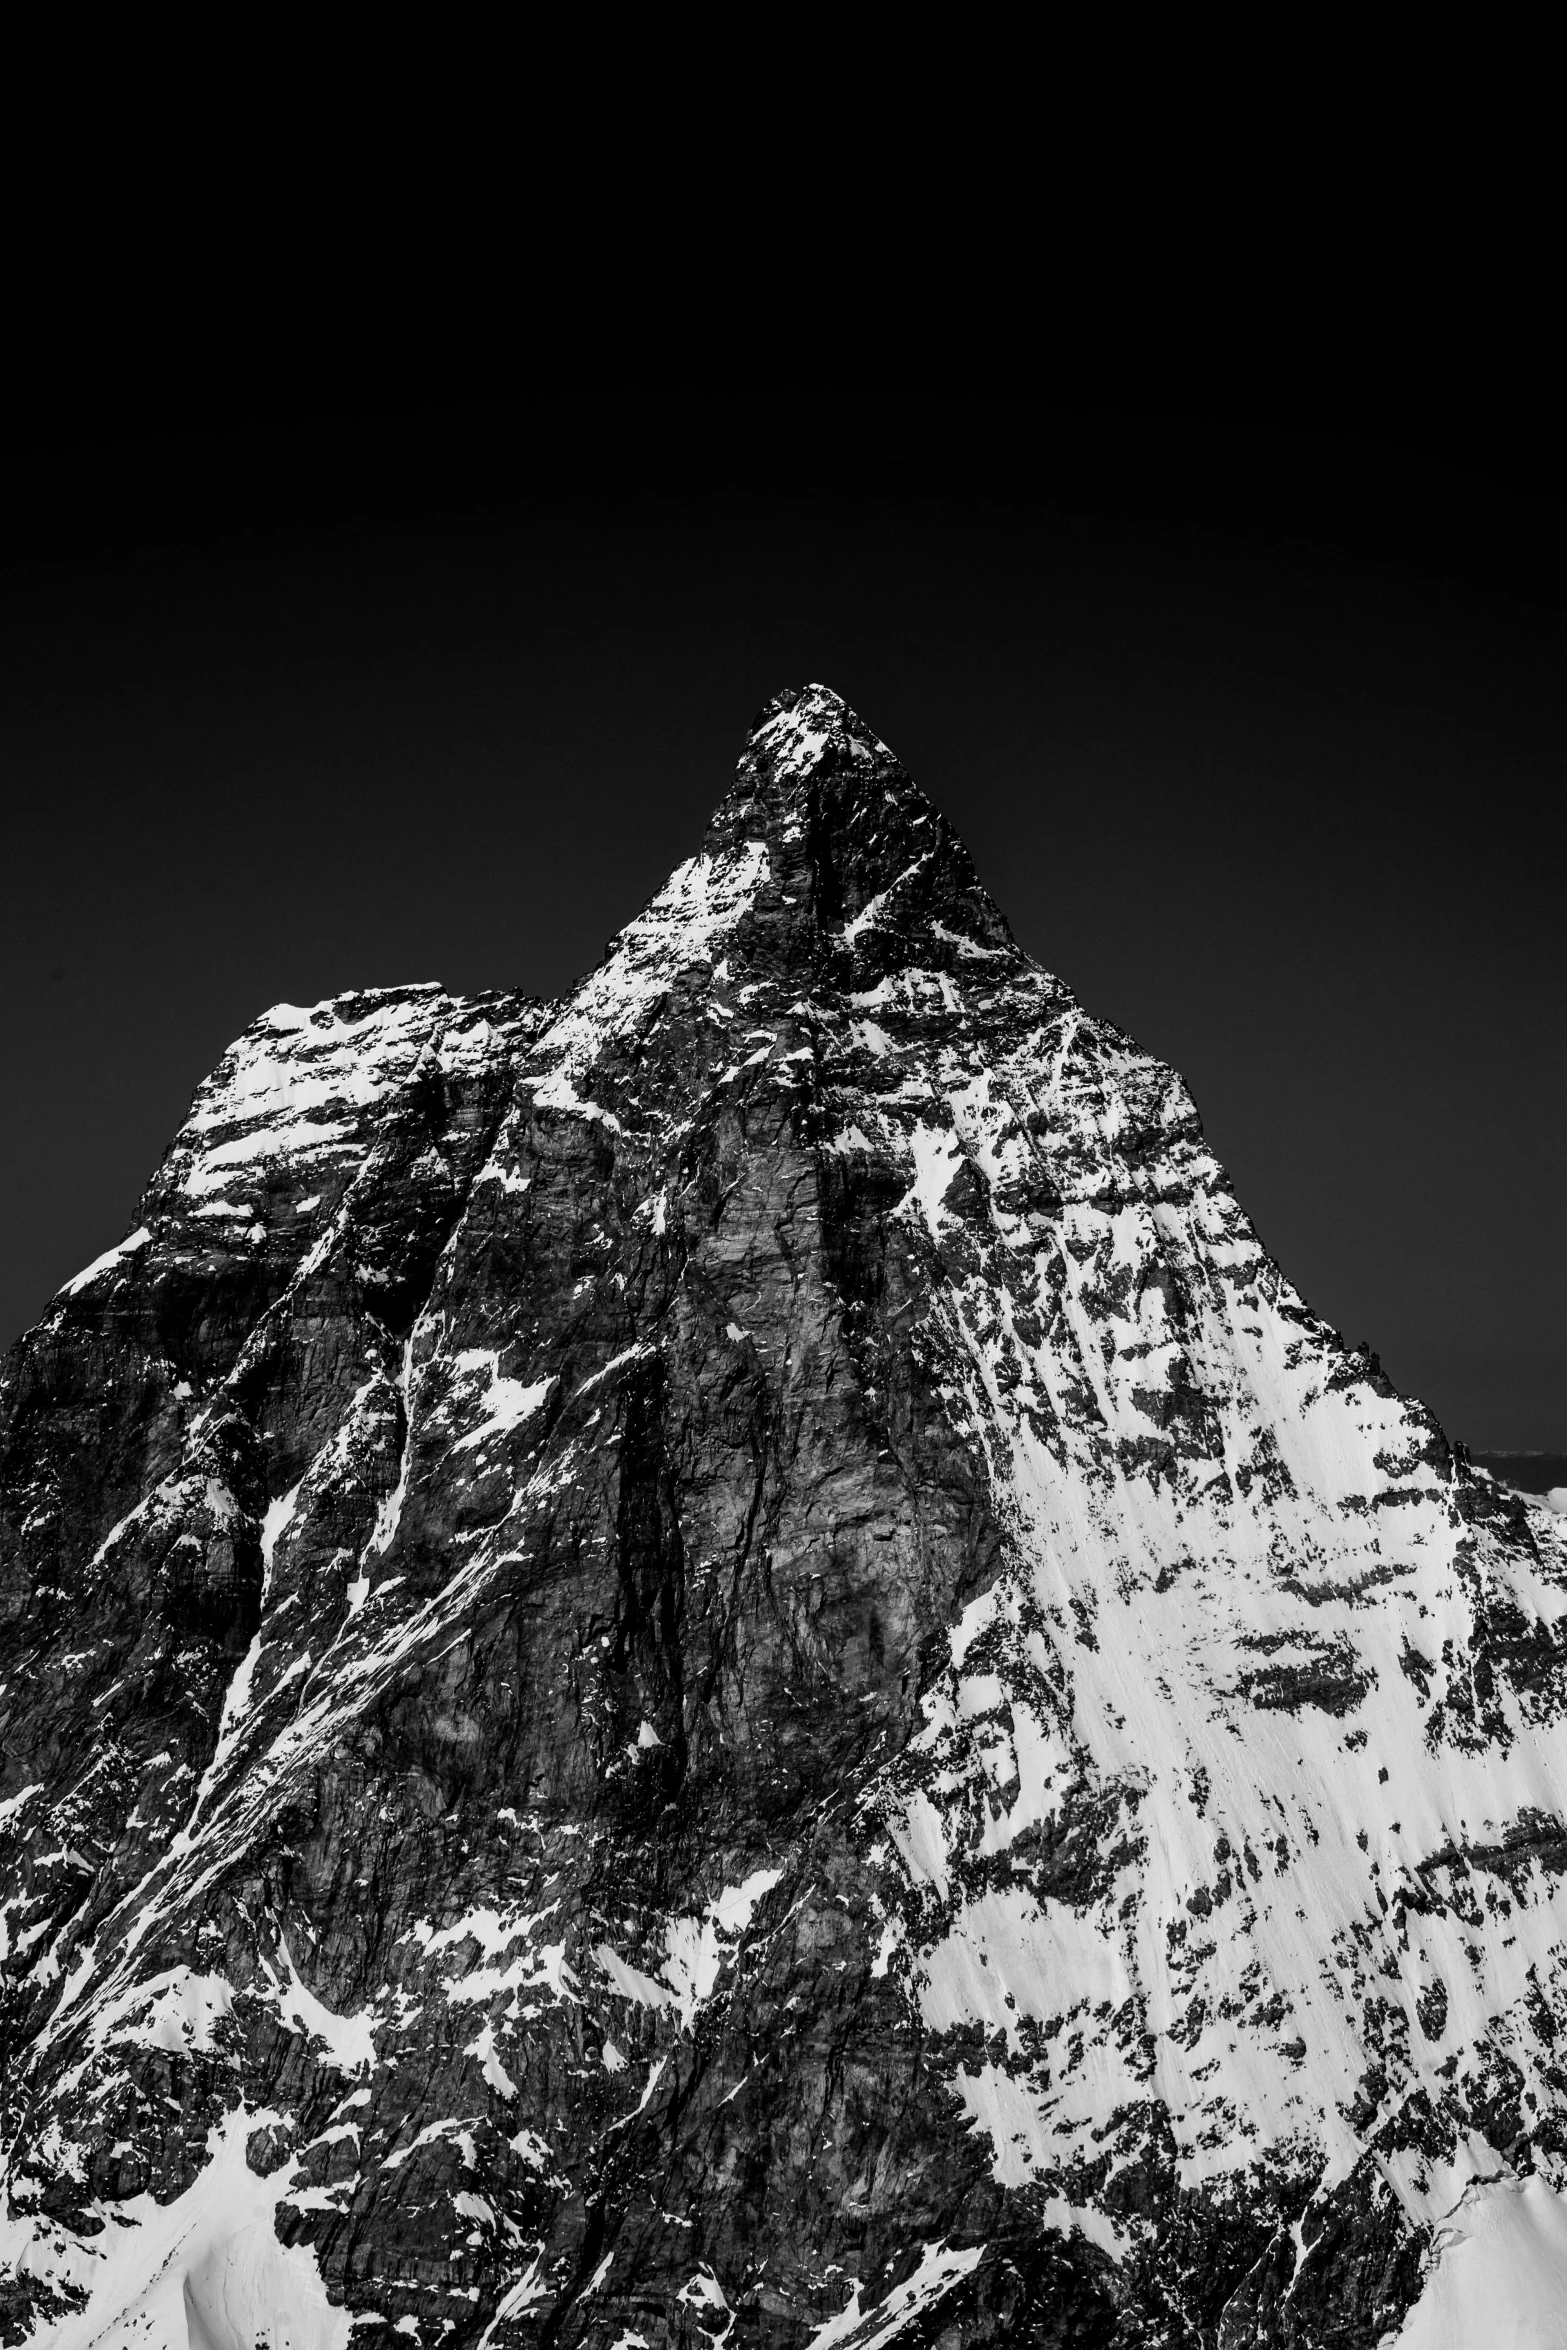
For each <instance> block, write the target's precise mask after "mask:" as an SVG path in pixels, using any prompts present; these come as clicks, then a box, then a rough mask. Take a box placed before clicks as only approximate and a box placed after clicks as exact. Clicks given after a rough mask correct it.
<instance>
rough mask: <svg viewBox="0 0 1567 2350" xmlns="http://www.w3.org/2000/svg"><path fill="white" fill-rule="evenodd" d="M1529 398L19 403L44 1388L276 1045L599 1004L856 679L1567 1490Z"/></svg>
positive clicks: (1244, 1163) (1052, 923)
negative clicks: (179, 1167)
mask: <svg viewBox="0 0 1567 2350" xmlns="http://www.w3.org/2000/svg"><path fill="white" fill-rule="evenodd" d="M764 387H765V388H764ZM1505 389H1506V388H1505V387H1503V394H1502V395H1501V396H1498V397H1495V398H1493V399H1491V400H1490V401H1489V402H1488V403H1486V404H1483V405H1482V406H1481V407H1480V408H1478V409H1476V408H1474V407H1473V406H1471V407H1468V408H1466V409H1464V411H1463V412H1462V413H1459V412H1458V410H1457V408H1456V407H1455V406H1454V405H1453V404H1452V403H1449V404H1447V405H1445V406H1444V404H1443V402H1442V401H1441V400H1440V399H1433V398H1430V397H1422V398H1415V397H1413V396H1411V395H1409V393H1408V392H1407V389H1406V388H1404V387H1394V388H1393V389H1391V390H1390V389H1389V388H1388V387H1386V386H1378V387H1372V391H1371V394H1368V393H1367V390H1366V388H1365V387H1360V388H1359V389H1358V390H1357V391H1356V392H1355V394H1354V396H1353V397H1350V396H1347V395H1345V393H1344V392H1343V389H1342V387H1338V389H1337V390H1336V391H1335V392H1334V393H1333V395H1332V396H1331V397H1330V396H1328V394H1327V393H1326V392H1325V391H1324V387H1323V386H1322V385H1321V384H1312V383H1309V382H1304V381H1300V380H1291V381H1288V382H1281V381H1273V382H1270V383H1268V384H1260V383H1257V382H1251V381H1246V380H1243V379H1239V378H1234V379H1229V380H1226V381H1223V382H1214V381H1208V380H1204V379H1198V378H1182V379H1180V380H1176V379H1173V378H1169V379H1164V378H1152V379H1144V380H1141V381H1131V380H1128V379H1125V378H1122V379H1118V380H1117V381H1115V382H1113V383H1112V382H1102V383H1091V382H1088V381H1087V380H1085V379H1083V378H1077V379H1074V380H1071V381H1066V382H1064V381H1062V380H1061V379H1059V378H1053V379H1051V380H1050V381H1049V382H1046V383H1043V384H1041V383H1038V382H1035V381H1033V380H1031V378H1030V375H1029V370H1028V368H1027V367H1026V365H1023V364H1021V363H1017V362H1009V363H1002V362H999V361H992V360H983V361H980V360H976V361H974V362H973V363H972V364H970V363H969V362H968V361H966V360H965V359H964V358H963V357H962V355H957V354H952V353H950V352H949V353H946V354H943V355H941V357H940V359H939V361H937V360H935V359H932V358H931V356H930V355H928V354H927V355H924V356H923V358H922V356H921V355H920V354H918V353H910V352H899V351H880V352H843V353H829V354H827V355H826V356H825V357H823V358H821V359H820V360H819V361H818V362H817V363H816V364H815V366H814V367H813V370H812V371H811V373H810V377H809V380H808V381H806V382H803V383H802V384H800V385H798V386H795V387H793V388H792V389H790V390H787V391H781V390H780V389H779V385H778V380H777V370H776V368H768V367H764V366H763V365H762V364H761V362H760V360H759V359H757V358H756V357H754V356H752V355H749V354H747V353H745V352H737V351H722V352H720V351H712V352H698V353H686V354H671V353H664V352H656V351H641V352H624V353H609V352H605V353H600V354H596V355H591V354H590V355H587V356H581V357H579V358H578V359H576V360H575V361H573V362H572V363H571V364H570V365H569V366H555V367H553V368H544V367H542V366H541V365H539V364H537V363H532V362H529V361H527V360H526V359H519V358H507V359H505V360H489V361H486V362H484V363H483V364H482V365H481V364H478V363H475V365H474V366H473V367H472V368H471V369H469V370H468V371H467V372H466V373H465V374H460V375H459V376H454V377H452V378H451V379H449V380H443V381H440V382H436V381H435V380H433V379H432V378H431V377H430V376H429V375H428V373H426V374H425V375H424V376H422V377H421V378H420V379H419V380H418V381H417V382H416V381H415V380H414V378H413V377H412V376H410V375H409V374H408V373H407V372H406V371H400V370H397V369H386V370H383V371H381V372H379V373H360V374H357V375H353V376H343V377H338V378H334V379H330V380H310V379H308V378H294V377H286V376H277V377H273V378H267V377H261V376H256V377H251V378H249V379H241V378H236V379H231V380H229V381H226V382H224V383H214V384H208V385H205V386H195V387H192V386H191V385H190V384H188V383H187V384H185V385H183V386H182V388H181V390H180V391H179V393H178V394H177V395H176V394H175V393H174V392H172V391H170V390H168V388H167V387H165V388H164V390H163V391H162V392H161V393H154V392H148V391H146V390H145V389H143V390H142V391H140V392H139V393H138V394H137V395H136V396H135V397H134V398H132V397H131V396H129V395H126V396H125V397H123V398H120V399H117V400H115V401H111V402H107V403H106V402H105V401H104V400H103V399H102V398H101V397H100V398H99V399H98V400H97V403H96V404H95V405H94V404H83V403H82V402H80V401H74V402H73V401H64V402H61V401H41V400H38V399H36V398H35V399H34V400H33V402H32V404H31V405H30V406H27V407H24V408H22V409H19V410H16V411H14V412H13V414H12V415H11V416H10V417H8V418H7V419H6V424H7V457H6V467H7V472H8V475H9V477H10V484H11V488H10V495H9V497H8V499H7V503H6V513H5V527H6V536H5V546H4V562H3V568H0V783H3V790H4V822H5V835H4V837H5V846H6V853H5V857H4V863H3V875H4V879H3V889H4V901H3V910H4V924H3V933H0V941H3V943H0V953H3V987H4V1003H5V1007H6V1019H5V1022H4V1029H3V1054H4V1065H3V1086H4V1094H3V1098H4V1102H5V1119H4V1128H3V1138H0V1343H4V1342H7V1341H8V1340H9V1339H10V1338H11V1337H12V1336H14V1335H15V1334H16V1333H17V1332H18V1331H19V1330H20V1329H21V1328H22V1327H23V1326H24V1325H25V1324H26V1323H28V1322H29V1321H30V1320H31V1319H33V1318H34V1317H35V1316H36V1315H37V1314H38V1313H39V1312H40V1311H41V1309H42V1307H43V1305H44V1303H45V1302H46V1300H47V1298H48V1297H49V1295H50V1294H51V1293H52V1291H53V1290H54V1289H55V1287H56V1286H57V1285H58V1284H59V1283H60V1282H61V1281H62V1280H64V1279H65V1278H67V1277H68V1276H69V1275H70V1274H71V1273H72V1272H73V1271H74V1270H76V1269H77V1268H78V1267H79V1266H80V1265H81V1264H82V1263H84V1262H85V1261H87V1260H88V1259H89V1258H90V1257H92V1256H93V1255H95V1254H96V1253H97V1252H98V1251H99V1250H101V1249H103V1248H104V1247H106V1246H107V1245H108V1244H109V1243H110V1242H112V1241H113V1240H114V1239H115V1238H116V1237H118V1236H119V1234H120V1233H121V1232H123V1231H124V1230H125V1229H126V1227H127V1224H128V1221H129V1220H130V1217H131V1214H132V1210H133V1208H134V1205H135V1201H136V1197H137V1194H138V1192H139V1189H140V1187H141V1185H142V1183H143V1182H144V1181H145V1179H146V1176H147V1174H148V1173H149V1171H150V1170H151V1168H152V1167H153V1165H154V1164H155V1163H156V1161H157V1159H158V1157H159V1156H160V1154H161V1152H162V1150H163V1148H164V1146H165V1144H166V1143H167V1141H168V1139H169V1138H170V1136H171V1135H172V1133H173V1131H174V1129H175V1127H176V1126H177V1124H178V1123H179V1120H180V1118H181V1116H182V1114H183V1112H184V1109H185V1106H186V1103H187V1101H188V1098H189V1095H190V1092H191V1089H192V1087H193V1086H194V1085H195V1083H196V1082H197V1080H198V1079H199V1078H200V1077H201V1076H202V1074H203V1073H204V1072H205V1070H206V1069H207V1068H208V1067H210V1065H211V1064H212V1062H213V1061H214V1060H215V1059H216V1058H217V1056H218V1055H219V1053H220V1052H221V1051H222V1049H223V1047H224V1045H225V1044H226V1043H227V1042H228V1041H229V1039H230V1038H231V1037H232V1036H233V1035H235V1034H236V1033H237V1031H238V1030H239V1029H241V1028H242V1027H243V1026H244V1025H245V1024H246V1023H247V1022H248V1021H249V1020H250V1019H252V1018H253V1017H254V1015H255V1014H256V1013H257V1012H258V1011H260V1010H261V1009H262V1008H263V1007H264V1006H265V1005H267V1004H269V1003H272V1002H274V1001H277V1000H279V999H283V998H286V999H291V1000H293V1001H296V1002H307V1001H311V1000H313V999H314V998H316V997H319V996H322V995H326V994H329V993H332V992H333V991H335V990H338V989H343V988H348V987H353V986H358V985H361V984H366V983H369V984H379V983H386V982H391V981H396V980H404V979H424V978H438V979H441V980H443V981H444V982H445V983H446V984H447V985H448V986H450V987H453V988H459V989H462V988H481V987H494V986H520V987H524V988H527V989H530V990H533V991H536V992H539V993H554V992H557V991H559V990H560V989H562V988H564V987H566V986H567V985H569V983H570V982H571V981H572V980H573V979H574V978H575V977H576V976H577V975H578V974H579V973H580V972H581V971H582V970H583V969H584V968H585V967H586V966H588V965H590V964H591V963H592V962H593V961H595V960H596V958H597V956H598V954H599V953H600V951H601V950H602V947H603V943H604V941H605V939H606V938H607V937H608V935H609V934H610V932H611V931H613V930H614V929H615V928H616V927H617V926H618V925H619V924H620V923H621V922H623V921H625V920H626V919H627V918H628V917H629V916H630V915H631V914H632V913H633V912H635V910H636V909H637V907H638V906H639V905H640V904H641V903H642V901H643V900H644V899H645V898H646V897H647V896H648V895H649V893H650V892H651V891H652V890H653V889H654V888H656V886H657V885H658V883H659V882H660V881H661V880H662V878H663V876H664V874H665V873H666V871H667V870H668V869H669V867H670V866H671V865H673V864H674V863H675V862H676V861H677V859H678V858H680V857H681V856H683V855H686V854H688V853H689V852H690V850H691V849H692V848H693V846H694V845H695V843H696V842H697V840H698V838H699V836H700V833H701V829H702V825H703V823H704V820H705V818H706V816H707V813H708V811H709V809H710V807H711V806H712V804H713V802H714V801H715V800H716V799H717V798H718V796H719V795H720V793H721V792H722V790H723V789H724V786H725V783H726V781H727V778H728V775H729V772H730V770H731V768H732V765H733V762H734V758H735V755H736V752H737V751H738V749H739V746H740V743H741V741H742V740H743V737H744V735H745V731H746V729H747V726H748V725H749V723H750V720H751V718H752V716H753V714H754V712H755V710H756V708H757V706H758V705H759V704H760V703H761V702H762V701H763V700H765V699H766V697H767V696H768V695H769V694H771V693H772V692H774V691H775V690H776V689H777V688H778V687H779V686H781V685H784V684H788V683H794V682H799V681H803V680H805V679H808V678H821V679H824V680H825V681H826V682H828V683H829V684H831V685H833V686H835V687H836V688H837V689H838V690H839V691H840V692H842V693H844V694H845V695H846V696H847V697H848V698H849V700H850V701H851V702H853V703H854V705H855V706H856V707H857V708H858V709H859V710H860V711H861V712H862V713H863V715H864V716H865V717H866V718H867V719H868V720H869V722H870V723H871V724H872V725H873V726H874V727H875V728H876V729H877V730H878V731H879V732H880V733H881V734H882V735H884V736H885V737H886V739H887V740H888V741H889V742H890V743H891V744H892V745H893V747H894V748H895V749H896V750H897V751H898V752H899V754H900V755H901V757H902V758H903V760H904V761H905V764H906V765H907V766H908V767H909V768H910V770H911V771H912V773H913V774H914V776H915V777H916V779H917V780H918V781H919V782H920V783H921V784H922V785H923V786H924V787H925V789H926V790H927V791H928V792H929V793H930V794H931V795H932V796H933V797H934V798H935V799H936V800H937V801H938V802H939V803H940V804H941V805H942V806H943V807H944V808H945V809H946V811H947V812H948V814H949V815H950V816H951V817H952V818H953V820H954V821H955V823H956V824H957V825H958V827H959V829H960V831H961V832H962V833H963V835H964V836H965V838H966V839H967V841H968V843H969V846H970V848H971V849H972V850H973V853H974V855H975V857H976V859H977V861H978V864H979V867H980V870H981V873H982V874H983V876H984V878H985V879H986V881H987V882H988V883H989V885H990V887H991V889H992V891H993V893H994V894H995V895H996V897H997V898H998V899H999V901H1000V902H1001V904H1002V906H1003V907H1004V909H1005V910H1006V912H1007V914H1008V915H1009V917H1010V919H1011V921H1012V924H1013V927H1014V929H1015V931H1016V932H1017V935H1018V937H1019V938H1020V939H1021V941H1022V942H1023V944H1024V945H1025V946H1027V947H1028V948H1029V949H1030V950H1031V951H1032V952H1033V953H1035V954H1036V955H1038V956H1039V957H1040V958H1041V959H1042V960H1043V961H1044V962H1045V963H1047V964H1048V965H1050V966H1051V967H1052V968H1053V969H1055V970H1057V971H1059V972H1060V973H1061V974H1062V975H1063V976H1064V977H1065V978H1066V979H1067V980H1068V981H1069V982H1070V983H1071V984H1072V986H1073V987H1075V988H1076V989H1077V990H1078V992H1079V993H1080V995H1081V996H1082V997H1083V999H1084V1000H1085V1002H1086V1003H1087V1004H1088V1005H1089V1007H1090V1008H1091V1009H1093V1010H1094V1011H1096V1012H1101V1013H1104V1014H1107V1015H1109V1016H1111V1017H1112V1018H1114V1019H1116V1020H1118V1021H1120V1022H1121V1023H1122V1024H1123V1025H1124V1026H1126V1027H1127V1028H1129V1029H1130V1030H1131V1032H1132V1033H1133V1035H1134V1036H1136V1037H1137V1038H1138V1040H1139V1041H1140V1042H1141V1043H1143V1044H1145V1045H1147V1046H1149V1047H1150V1048H1152V1049H1154V1050H1156V1051H1158V1052H1160V1053H1162V1054H1163V1055H1165V1056H1166V1057H1167V1058H1169V1059H1170V1060H1172V1061H1173V1062H1174V1063H1175V1064H1176V1065H1177V1066H1178V1067H1179V1068H1180V1069H1181V1070H1182V1072H1183V1073H1184V1075H1185V1076H1186V1078H1187V1079H1188V1081H1189V1083H1190V1085H1191V1087H1192V1089H1193V1091H1194V1093H1195V1096H1196V1099H1197V1102H1198V1106H1199V1108H1200V1110H1201V1111H1202V1113H1203V1117H1204V1121H1205V1124H1206V1127H1207V1130H1208V1133H1209V1136H1210V1138H1211V1139H1212V1141H1213V1143H1214V1145H1215V1147H1216V1148H1217V1150H1218V1151H1219V1153H1220V1155H1221V1157H1222V1158H1223V1159H1224V1160H1225V1161H1226V1163H1227V1164H1228V1166H1229V1168H1230V1170H1231V1172H1232V1174H1233V1176H1234V1178H1235V1181H1236V1184H1237V1186H1238V1188H1239V1191H1240V1195H1241V1197H1242V1199H1243V1201H1244V1202H1245V1204H1246V1205H1247V1207H1248V1208H1249V1210H1250V1212H1251V1213H1252V1215H1253V1217H1254V1219H1255V1221H1256V1223H1257V1225H1258V1227H1259V1230H1260V1231H1261V1234H1262V1237H1263V1239H1264V1242H1265V1243H1266V1245H1267V1246H1268V1247H1269V1248H1270V1249H1271V1250H1272V1251H1273V1253H1274V1254H1275V1255H1276V1256H1277V1257H1278V1258H1279V1259H1280V1261H1281V1262H1282V1263H1283V1265H1284V1267H1285V1269H1286V1271H1287V1272H1288V1273H1289V1274H1290V1275H1291V1276H1292V1278H1293V1279H1295V1280H1296V1281H1297V1282H1298V1283H1299V1284H1300V1285H1301V1286H1302V1287H1303V1289H1304V1290H1305V1292H1306V1294H1307V1296H1308V1297H1309V1298H1310V1299H1311V1301H1312V1303H1313V1304H1314V1305H1315V1306H1317V1307H1318V1309H1319V1310H1320V1311H1321V1312H1323V1313H1325V1314H1326V1315H1327V1316H1328V1317H1329V1318H1330V1319H1331V1320H1333V1321H1335V1322H1337V1323H1338V1324H1339V1325H1340V1326H1341V1327H1342V1328H1343V1330H1344V1331H1345V1334H1346V1335H1347V1336H1349V1337H1351V1338H1356V1339H1358V1338H1361V1337H1365V1338H1367V1339H1369V1341H1370V1342H1371V1344H1372V1345H1373V1346H1375V1347H1377V1348H1378V1349H1379V1351H1380V1352H1381V1355H1382V1357H1383V1361H1384V1364H1385V1366H1386V1368H1387V1369H1388V1371H1389V1373H1390V1375H1391V1376H1392V1377H1393V1378H1394V1379H1395V1380H1396V1381H1398V1382H1399V1384H1400V1385H1402V1386H1404V1387H1406V1388H1408V1389H1411V1390H1413V1391H1415V1392H1418V1393H1421V1394H1423V1395H1425V1396H1426V1397H1427V1398H1428V1400H1429V1401H1430V1402H1431V1403H1432V1404H1433V1405H1434V1406H1435V1407H1436V1409H1437V1411H1438V1413H1439V1415H1440V1416H1441V1418H1442V1420H1443V1422H1444V1424H1445V1425H1446V1427H1447V1428H1448V1430H1449V1432H1450V1433H1451V1434H1453V1435H1455V1436H1462V1437H1465V1438H1467V1439H1468V1441H1469V1442H1470V1443H1471V1444H1473V1445H1475V1446H1507V1445H1515V1446H1538V1447H1543V1448H1554V1449H1561V1448H1567V1272H1564V1262H1563V1251H1562V1247H1561V1207H1562V1163H1563V1161H1562V1152H1563V1141H1564V1117H1563V1070H1562V1054H1561V1036H1562V1015H1563V1008H1564V1004H1567V987H1564V976H1567V975H1564V960H1567V957H1564V947H1563V913H1564V892H1563V872H1562V862H1561V840H1560V818H1559V815H1558V810H1559V807H1560V804H1561V796H1562V787H1563V746H1564V741H1567V732H1564V721H1567V662H1564V641H1563V639H1564V625H1563V607H1564V602H1567V591H1564V588H1563V585H1562V582H1563V578H1564V573H1563V569H1562V560H1561V559H1562V554H1563V549H1564V538H1567V534H1564V532H1563V529H1562V516H1563V512H1564V510H1567V509H1564V500H1563V495H1562V481H1563V474H1562V466H1561V457H1560V451H1559V450H1558V449H1557V448H1556V447H1554V446H1553V445H1552V444H1551V441H1550V439H1549V436H1548V432H1546V431H1545V430H1544V429H1543V428H1542V426H1541V424H1540V421H1539V417H1538V415H1537V414H1535V413H1534V412H1533V411H1529V412H1528V413H1527V414H1525V413H1524V411H1523V409H1522V408H1521V407H1519V406H1518V405H1517V404H1516V403H1510V402H1509V400H1508V399H1507V397H1506V396H1505ZM1372 395H1374V396H1372Z"/></svg>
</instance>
